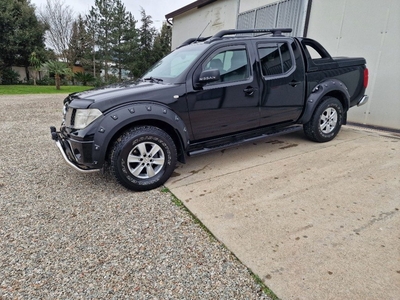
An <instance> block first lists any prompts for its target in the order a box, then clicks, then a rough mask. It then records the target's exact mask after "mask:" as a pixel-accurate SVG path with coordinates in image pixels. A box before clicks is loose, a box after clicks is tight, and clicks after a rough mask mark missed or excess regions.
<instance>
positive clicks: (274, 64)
mask: <svg viewBox="0 0 400 300" xmlns="http://www.w3.org/2000/svg"><path fill="white" fill-rule="evenodd" d="M258 55H259V57H260V61H261V67H262V73H263V75H264V76H271V75H281V74H284V73H286V72H287V71H289V70H290V68H291V67H292V66H293V62H292V57H291V55H290V50H289V47H288V45H287V44H286V43H278V44H275V43H274V44H269V45H260V46H259V47H258Z"/></svg>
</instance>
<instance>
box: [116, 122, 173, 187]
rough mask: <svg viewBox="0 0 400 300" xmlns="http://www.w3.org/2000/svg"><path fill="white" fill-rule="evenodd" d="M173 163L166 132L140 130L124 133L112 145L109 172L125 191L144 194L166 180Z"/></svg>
mask: <svg viewBox="0 0 400 300" xmlns="http://www.w3.org/2000/svg"><path fill="white" fill-rule="evenodd" d="M176 160H177V153H176V146H175V144H174V142H173V140H172V138H171V137H170V136H169V135H168V134H167V133H166V132H164V131H163V130H161V129H159V128H157V127H153V126H141V127H136V128H133V129H131V130H129V131H127V132H125V133H124V134H123V135H122V136H121V137H120V138H118V139H117V141H116V142H115V143H114V145H113V147H112V149H111V154H110V170H111V173H112V174H113V176H114V177H115V178H116V180H117V181H118V182H119V183H121V184H122V185H123V186H125V187H126V188H128V189H130V190H134V191H147V190H151V189H154V188H157V187H159V186H160V185H162V184H163V183H164V182H166V181H167V180H168V178H169V177H170V176H171V174H172V172H173V171H174V169H175V164H176Z"/></svg>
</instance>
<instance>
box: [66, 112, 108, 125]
mask: <svg viewBox="0 0 400 300" xmlns="http://www.w3.org/2000/svg"><path fill="white" fill-rule="evenodd" d="M102 115H103V114H102V113H101V111H100V110H98V109H97V108H92V109H77V110H76V111H75V118H74V121H73V125H72V124H71V125H72V127H73V128H75V129H83V128H86V127H87V126H88V125H89V124H90V123H92V122H93V121H94V120H96V119H97V118H98V117H100V116H102ZM71 123H72V122H71Z"/></svg>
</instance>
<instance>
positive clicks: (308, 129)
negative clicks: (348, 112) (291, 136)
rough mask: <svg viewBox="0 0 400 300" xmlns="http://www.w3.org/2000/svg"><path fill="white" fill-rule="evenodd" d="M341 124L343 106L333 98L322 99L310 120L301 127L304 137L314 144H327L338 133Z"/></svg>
mask: <svg viewBox="0 0 400 300" xmlns="http://www.w3.org/2000/svg"><path fill="white" fill-rule="evenodd" d="M342 123H343V105H342V103H340V101H339V100H338V99H336V98H333V97H324V98H323V99H322V101H321V104H319V106H318V107H317V108H316V109H315V111H314V114H313V115H312V117H311V120H310V121H309V122H308V123H306V124H304V125H303V129H304V133H305V135H306V136H307V137H308V138H309V139H310V140H312V141H315V142H320V143H324V142H329V141H331V140H333V139H334V138H335V136H336V135H337V134H338V133H339V131H340V128H341V126H342Z"/></svg>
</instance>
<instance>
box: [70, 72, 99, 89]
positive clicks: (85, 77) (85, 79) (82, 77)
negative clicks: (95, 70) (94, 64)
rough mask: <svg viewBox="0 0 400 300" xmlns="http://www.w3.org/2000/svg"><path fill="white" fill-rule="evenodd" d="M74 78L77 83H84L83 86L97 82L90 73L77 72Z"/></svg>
mask: <svg viewBox="0 0 400 300" xmlns="http://www.w3.org/2000/svg"><path fill="white" fill-rule="evenodd" d="M74 77H75V79H76V81H78V82H80V83H82V85H84V86H86V85H87V84H88V83H91V82H94V81H95V78H94V77H93V75H92V74H90V73H83V72H77V73H75V75H74Z"/></svg>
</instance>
